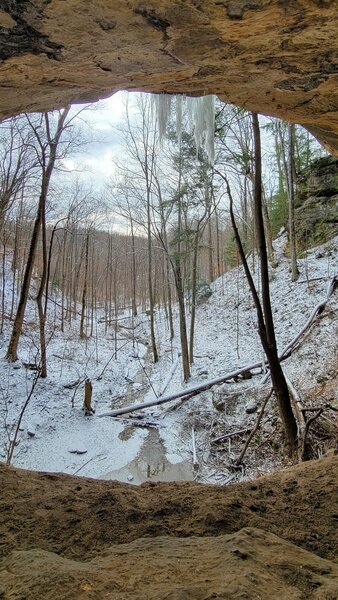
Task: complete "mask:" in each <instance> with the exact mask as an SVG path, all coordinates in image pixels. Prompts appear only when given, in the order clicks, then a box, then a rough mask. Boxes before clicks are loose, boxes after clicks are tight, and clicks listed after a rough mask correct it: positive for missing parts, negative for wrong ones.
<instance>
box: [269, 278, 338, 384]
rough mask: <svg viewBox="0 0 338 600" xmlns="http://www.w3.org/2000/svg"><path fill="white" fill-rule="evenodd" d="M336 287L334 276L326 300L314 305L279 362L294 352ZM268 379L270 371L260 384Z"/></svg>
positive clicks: (337, 283)
mask: <svg viewBox="0 0 338 600" xmlns="http://www.w3.org/2000/svg"><path fill="white" fill-rule="evenodd" d="M337 286H338V275H335V276H334V277H332V279H331V281H330V283H329V285H328V288H327V292H326V298H325V299H324V300H322V301H321V302H319V303H318V304H316V306H315V307H314V309H313V310H312V312H311V314H310V316H309V318H308V320H307V321H306V323H305V325H304V326H303V327H302V329H301V330H300V331H299V333H297V335H296V336H295V337H294V338H293V339H292V340H291V342H289V343H288V344H287V345H286V346H285V348H284V349H283V350H282V352H281V354H280V355H279V360H280V361H282V360H285V359H286V358H288V357H289V356H290V354H291V353H292V352H293V351H294V349H295V347H296V345H297V344H298V342H299V340H300V339H301V338H302V337H303V335H304V333H306V332H307V331H308V329H310V327H311V325H312V323H313V322H314V321H315V320H316V318H317V317H318V315H321V314H322V312H323V310H324V308H325V306H326V304H327V303H328V301H329V299H330V298H331V296H332V294H333V292H334V291H335V289H336V287H337ZM269 377H270V371H268V373H266V375H265V376H264V377H263V379H262V384H264V383H266V382H267V380H268V379H269Z"/></svg>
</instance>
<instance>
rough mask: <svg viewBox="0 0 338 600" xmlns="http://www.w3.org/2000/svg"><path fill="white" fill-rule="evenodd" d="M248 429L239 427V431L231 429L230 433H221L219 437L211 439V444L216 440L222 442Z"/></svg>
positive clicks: (215, 442)
mask: <svg viewBox="0 0 338 600" xmlns="http://www.w3.org/2000/svg"><path fill="white" fill-rule="evenodd" d="M248 431H250V429H248V428H246V429H241V430H240V431H231V432H230V433H224V434H223V435H220V436H219V437H217V438H215V439H214V440H211V444H217V443H218V442H223V441H224V440H226V439H227V438H231V437H235V436H236V435H243V433H247V432H248Z"/></svg>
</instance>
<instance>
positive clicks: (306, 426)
mask: <svg viewBox="0 0 338 600" xmlns="http://www.w3.org/2000/svg"><path fill="white" fill-rule="evenodd" d="M323 410H324V409H323V408H320V409H319V410H318V411H317V412H316V414H315V415H313V417H310V419H308V421H306V424H305V430H304V437H303V445H302V453H301V460H305V454H306V438H307V435H308V433H309V429H310V425H311V424H312V423H313V422H314V421H315V420H316V419H318V417H320V415H321V414H322V412H323Z"/></svg>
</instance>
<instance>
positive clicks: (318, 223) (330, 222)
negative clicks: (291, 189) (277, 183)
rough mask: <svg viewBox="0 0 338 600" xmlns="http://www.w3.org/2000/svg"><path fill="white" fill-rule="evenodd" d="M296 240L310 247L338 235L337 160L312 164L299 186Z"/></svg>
mask: <svg viewBox="0 0 338 600" xmlns="http://www.w3.org/2000/svg"><path fill="white" fill-rule="evenodd" d="M297 206H298V207H297V209H296V212H295V221H296V230H297V238H298V240H299V241H300V242H301V245H303V246H305V247H307V248H308V247H311V246H313V245H315V244H320V243H323V242H325V241H326V240H329V239H330V238H332V237H334V236H335V235H337V234H338V158H335V157H333V156H328V157H324V158H320V159H318V160H316V161H315V162H314V163H312V165H311V167H310V168H309V170H308V172H305V173H303V174H302V175H301V177H299V179H298V183H297Z"/></svg>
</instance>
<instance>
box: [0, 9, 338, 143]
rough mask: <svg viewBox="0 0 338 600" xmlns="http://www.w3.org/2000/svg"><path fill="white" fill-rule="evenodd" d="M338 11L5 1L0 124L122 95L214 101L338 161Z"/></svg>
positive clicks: (0, 12) (0, 28)
mask: <svg viewBox="0 0 338 600" xmlns="http://www.w3.org/2000/svg"><path fill="white" fill-rule="evenodd" d="M337 8H338V5H337V3H336V2H332V1H326V0H290V1H288V2H285V1H282V0H236V1H232V0H156V2H155V0H152V1H150V0H149V1H144V0H128V1H127V2H126V1H125V0H115V1H114V2H111V0H68V1H67V2H64V1H62V0H3V2H2V3H1V9H0V60H1V62H0V82H1V88H0V117H1V118H5V117H7V116H9V115H13V114H17V113H20V112H23V111H27V112H29V111H41V110H49V109H53V108H57V107H60V106H63V105H65V104H67V103H70V102H90V101H95V100H98V99H100V98H104V97H107V96H109V95H111V94H112V93H114V92H116V91H118V90H122V89H124V90H130V91H133V90H138V91H148V92H157V93H161V92H164V93H185V94H192V95H204V94H210V93H213V94H216V95H218V96H219V97H220V98H221V99H222V100H224V101H226V102H229V103H233V104H237V105H240V106H243V107H245V108H248V109H250V110H254V111H256V112H260V113H263V114H270V115H274V116H278V117H281V118H283V119H285V120H288V121H290V122H294V123H300V124H302V125H304V126H305V127H307V128H308V129H309V130H310V131H311V132H313V133H314V134H315V135H316V137H317V138H318V139H319V140H320V141H321V142H322V143H324V144H325V145H326V146H327V147H328V148H329V149H330V150H331V151H332V152H333V153H335V154H338V85H337V84H338V60H337V58H338V10H337Z"/></svg>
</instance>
